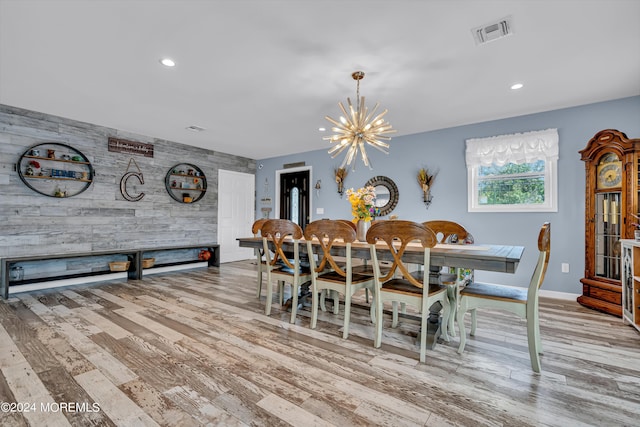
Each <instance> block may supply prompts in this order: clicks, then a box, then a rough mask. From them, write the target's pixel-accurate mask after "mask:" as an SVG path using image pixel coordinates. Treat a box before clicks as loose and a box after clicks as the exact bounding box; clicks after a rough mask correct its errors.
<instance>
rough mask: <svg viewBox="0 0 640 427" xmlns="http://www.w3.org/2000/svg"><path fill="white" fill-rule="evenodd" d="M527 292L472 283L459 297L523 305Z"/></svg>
mask: <svg viewBox="0 0 640 427" xmlns="http://www.w3.org/2000/svg"><path fill="white" fill-rule="evenodd" d="M527 291H528V289H527V288H516V287H513V286H504V285H494V284H490V283H478V282H474V283H471V284H470V285H467V286H465V287H464V289H462V291H461V292H460V295H461V296H465V295H469V296H473V297H478V298H489V299H495V300H502V301H512V302H513V301H515V302H521V303H523V304H524V303H526V302H527Z"/></svg>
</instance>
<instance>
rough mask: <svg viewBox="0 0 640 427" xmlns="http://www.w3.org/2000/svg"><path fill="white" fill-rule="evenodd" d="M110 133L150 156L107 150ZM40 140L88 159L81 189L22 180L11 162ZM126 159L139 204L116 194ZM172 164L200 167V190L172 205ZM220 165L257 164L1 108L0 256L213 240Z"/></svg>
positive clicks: (248, 169)
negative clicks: (57, 193) (57, 192)
mask: <svg viewBox="0 0 640 427" xmlns="http://www.w3.org/2000/svg"><path fill="white" fill-rule="evenodd" d="M109 137H116V138H123V139H129V140H133V141H139V142H142V143H147V144H153V145H154V157H153V158H149V157H144V156H135V155H131V154H125V153H114V152H110V151H108V149H107V140H108V138H109ZM44 142H61V143H65V144H68V145H71V146H72V147H74V148H77V149H78V150H80V151H81V152H82V153H84V154H85V155H86V156H87V157H88V158H89V160H90V161H91V163H92V164H93V167H94V168H95V172H96V173H95V179H94V182H93V184H92V185H91V187H90V188H89V189H88V190H87V191H85V192H84V193H81V194H79V195H77V196H74V197H70V198H54V197H46V196H43V195H41V194H38V193H36V192H35V191H33V190H31V189H30V188H28V187H27V186H26V185H24V183H23V182H22V181H21V180H20V178H19V177H18V173H17V172H16V171H14V165H15V163H16V162H17V161H18V159H19V158H20V156H21V155H22V153H24V152H25V151H26V150H27V148H29V147H30V146H32V145H35V144H40V143H44ZM131 157H134V158H135V160H136V162H137V163H138V165H139V166H140V169H141V170H142V173H143V175H144V185H140V184H139V183H138V182H137V180H136V179H131V180H129V188H130V189H131V192H135V193H137V192H139V191H143V192H144V193H145V196H144V198H143V199H142V200H140V201H138V202H129V201H127V200H125V199H124V198H123V197H122V194H121V193H120V178H121V177H122V175H123V174H124V173H125V172H126V169H127V165H128V163H129V159H130V158H131ZM177 163H193V164H195V165H197V166H198V167H200V168H201V169H202V170H203V171H204V173H205V175H206V177H207V192H206V194H205V196H204V197H203V198H202V199H201V200H200V201H198V202H197V203H193V204H183V203H179V202H176V201H175V200H173V199H172V198H171V197H170V196H169V194H167V191H166V189H165V185H164V179H165V175H166V173H167V171H168V170H169V169H170V168H171V167H173V166H174V165H175V164H177ZM219 169H226V170H232V171H237V172H244V173H253V174H254V173H255V171H256V162H255V160H253V159H248V158H243V157H238V156H232V155H229V154H225V153H220V152H215V151H209V150H205V149H201V148H196V147H191V146H187V145H184V144H180V143H178V142H172V141H166V140H161V139H156V138H151V137H147V136H141V135H135V134H131V133H128V132H123V131H120V130H117V129H110V128H106V127H102V126H97V125H93V124H89V123H83V122H78V121H74V120H69V119H65V118H60V117H56V116H51V115H48V114H43V113H38V112H33V111H29V110H24V109H20V108H15V107H11V106H6V105H0V257H5V256H10V255H11V256H18V255H39V254H49V253H58V252H59V253H68V252H83V251H91V250H109V249H120V248H135V247H141V248H149V247H154V246H172V245H181V244H184V245H191V244H199V243H210V242H215V241H217V215H218V182H217V181H218V170H219ZM136 185H137V188H135V186H136ZM63 186H64V184H63V183H62V185H61V188H62V187H63ZM90 267H91V266H89V268H90ZM75 272H77V270H75ZM27 278H28V272H26V271H25V279H27Z"/></svg>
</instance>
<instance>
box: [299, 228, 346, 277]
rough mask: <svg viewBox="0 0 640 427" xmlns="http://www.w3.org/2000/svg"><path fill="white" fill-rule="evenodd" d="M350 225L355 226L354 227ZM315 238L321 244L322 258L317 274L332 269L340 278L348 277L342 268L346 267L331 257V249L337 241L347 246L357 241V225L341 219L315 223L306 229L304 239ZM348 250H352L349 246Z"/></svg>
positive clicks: (316, 270)
mask: <svg viewBox="0 0 640 427" xmlns="http://www.w3.org/2000/svg"><path fill="white" fill-rule="evenodd" d="M350 224H351V225H354V226H353V227H352V226H351V225H350ZM314 237H315V238H316V239H318V241H319V243H320V248H321V251H320V254H319V255H321V257H322V259H321V260H320V262H318V264H317V265H316V268H315V272H316V273H321V272H323V271H324V270H325V269H326V268H331V269H332V270H334V271H335V272H336V273H338V274H339V275H340V276H342V277H347V272H346V271H345V270H344V269H343V268H342V267H341V265H342V266H344V264H343V263H338V262H336V260H335V259H334V257H333V256H332V255H331V248H332V247H333V244H334V243H335V242H336V241H341V242H344V243H347V244H351V243H353V241H355V240H356V229H355V224H353V223H352V222H350V221H347V220H340V219H339V220H330V219H321V220H318V221H314V222H312V223H311V224H308V225H307V227H306V228H305V229H304V238H305V240H307V241H311V240H312V239H313V238H314ZM347 249H350V246H349V245H347ZM310 258H311V257H310ZM327 264H328V265H327Z"/></svg>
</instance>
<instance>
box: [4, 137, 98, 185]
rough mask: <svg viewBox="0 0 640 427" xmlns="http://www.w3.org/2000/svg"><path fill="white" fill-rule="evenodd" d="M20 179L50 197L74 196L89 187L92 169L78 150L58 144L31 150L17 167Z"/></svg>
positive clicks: (22, 157) (48, 144) (45, 144)
mask: <svg viewBox="0 0 640 427" xmlns="http://www.w3.org/2000/svg"><path fill="white" fill-rule="evenodd" d="M16 169H17V171H18V176H19V177H20V180H21V181H22V182H23V183H24V184H25V185H26V186H27V187H29V188H31V189H32V190H33V191H35V192H37V193H40V194H42V195H44V196H49V197H72V196H76V195H78V194H80V193H82V192H83V191H85V190H86V189H87V188H89V187H90V186H91V183H92V182H93V177H94V170H93V166H92V165H91V162H90V161H89V159H88V158H87V156H85V155H84V154H82V153H81V152H80V151H78V150H77V149H75V148H73V147H71V146H70V145H66V144H61V143H59V142H45V143H42V144H37V145H34V146H32V147H30V148H29V149H28V150H27V151H25V152H24V154H22V156H20V159H19V160H18V163H17V165H16Z"/></svg>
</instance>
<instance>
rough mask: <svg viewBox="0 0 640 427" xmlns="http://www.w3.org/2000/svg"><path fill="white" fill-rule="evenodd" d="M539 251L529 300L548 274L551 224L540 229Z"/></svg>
mask: <svg viewBox="0 0 640 427" xmlns="http://www.w3.org/2000/svg"><path fill="white" fill-rule="evenodd" d="M538 250H539V251H540V254H539V255H538V263H537V264H536V268H535V270H534V271H533V275H532V277H531V282H530V284H529V294H528V295H527V297H528V298H531V296H532V295H531V293H532V292H535V293H537V290H538V289H539V288H540V287H541V286H542V282H543V281H544V276H545V274H547V267H548V265H549V257H550V256H551V224H550V223H549V222H545V223H544V224H542V227H541V228H540V233H539V234H538ZM532 288H533V289H532Z"/></svg>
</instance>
